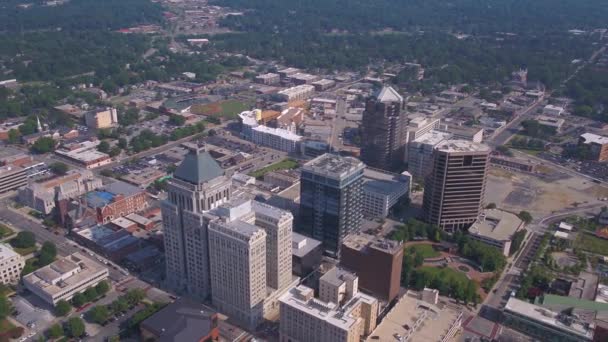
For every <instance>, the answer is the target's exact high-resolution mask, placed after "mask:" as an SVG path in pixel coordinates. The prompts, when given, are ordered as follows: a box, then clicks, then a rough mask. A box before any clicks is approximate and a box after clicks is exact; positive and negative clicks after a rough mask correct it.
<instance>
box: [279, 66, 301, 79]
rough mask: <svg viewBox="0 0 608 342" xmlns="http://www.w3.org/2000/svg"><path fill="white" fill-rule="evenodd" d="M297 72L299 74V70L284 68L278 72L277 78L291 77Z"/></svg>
mask: <svg viewBox="0 0 608 342" xmlns="http://www.w3.org/2000/svg"><path fill="white" fill-rule="evenodd" d="M299 72H300V69H297V68H285V69H282V70H279V71H278V73H279V76H281V78H286V77H289V76H291V75H294V74H297V73H299Z"/></svg>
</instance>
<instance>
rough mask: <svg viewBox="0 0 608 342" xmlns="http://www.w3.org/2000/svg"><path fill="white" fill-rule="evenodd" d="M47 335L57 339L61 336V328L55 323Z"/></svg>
mask: <svg viewBox="0 0 608 342" xmlns="http://www.w3.org/2000/svg"><path fill="white" fill-rule="evenodd" d="M47 334H48V336H49V337H50V338H59V337H61V336H63V328H62V327H61V325H60V324H59V323H55V324H53V325H51V327H50V328H49V330H48V331H47Z"/></svg>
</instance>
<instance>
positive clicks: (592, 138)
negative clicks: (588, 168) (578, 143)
mask: <svg viewBox="0 0 608 342" xmlns="http://www.w3.org/2000/svg"><path fill="white" fill-rule="evenodd" d="M581 138H583V139H585V144H592V143H596V144H600V145H604V144H608V137H605V136H602V135H598V134H593V133H585V134H581Z"/></svg>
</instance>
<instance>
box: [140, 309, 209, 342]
mask: <svg viewBox="0 0 608 342" xmlns="http://www.w3.org/2000/svg"><path fill="white" fill-rule="evenodd" d="M215 315H216V313H215V312H214V311H212V310H211V309H209V308H207V307H206V306H204V305H202V304H200V303H196V302H194V301H192V300H189V299H186V298H180V299H178V300H176V301H175V302H174V303H171V304H169V305H167V306H166V307H164V308H163V309H162V310H160V311H159V312H157V313H155V314H154V315H152V316H151V317H149V318H148V319H146V320H145V321H143V322H142V323H141V326H142V328H144V329H146V330H148V331H150V332H152V333H154V334H155V335H156V336H158V337H159V338H158V341H159V342H182V341H199V340H200V339H202V338H203V337H206V336H208V335H209V334H210V333H211V332H212V331H213V329H214V328H215V327H216V326H215V325H216V324H217V321H216V319H215Z"/></svg>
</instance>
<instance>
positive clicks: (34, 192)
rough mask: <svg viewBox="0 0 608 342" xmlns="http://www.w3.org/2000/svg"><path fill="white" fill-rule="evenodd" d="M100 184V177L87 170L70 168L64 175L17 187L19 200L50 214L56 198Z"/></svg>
mask: <svg viewBox="0 0 608 342" xmlns="http://www.w3.org/2000/svg"><path fill="white" fill-rule="evenodd" d="M101 186H102V182H101V179H99V178H96V177H95V176H94V175H93V173H92V172H91V171H88V170H84V171H81V170H70V171H68V173H67V174H66V175H64V176H59V177H56V178H52V179H49V180H46V181H43V182H40V183H35V182H34V183H30V184H28V185H27V186H25V187H23V188H21V189H19V195H18V197H19V202H21V203H22V204H24V205H26V206H28V207H30V208H32V209H35V210H37V211H39V212H41V213H43V214H45V215H46V214H50V213H51V211H52V210H53V208H55V201H56V199H57V198H61V199H64V198H65V199H71V198H75V197H79V196H80V195H83V194H85V193H87V192H89V191H93V190H95V189H97V188H100V187H101Z"/></svg>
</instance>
